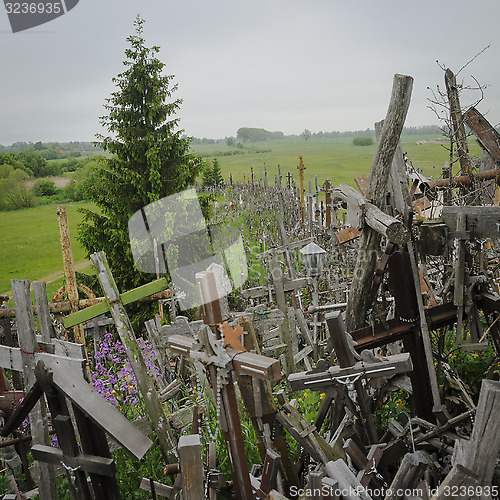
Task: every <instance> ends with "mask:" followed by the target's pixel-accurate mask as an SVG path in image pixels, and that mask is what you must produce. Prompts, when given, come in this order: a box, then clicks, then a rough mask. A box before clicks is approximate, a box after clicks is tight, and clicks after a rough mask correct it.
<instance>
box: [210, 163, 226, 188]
mask: <svg viewBox="0 0 500 500" xmlns="http://www.w3.org/2000/svg"><path fill="white" fill-rule="evenodd" d="M212 182H213V185H214V186H218V187H220V186H223V185H224V177H222V170H221V168H220V164H219V160H218V159H217V158H214V161H213V162H212Z"/></svg>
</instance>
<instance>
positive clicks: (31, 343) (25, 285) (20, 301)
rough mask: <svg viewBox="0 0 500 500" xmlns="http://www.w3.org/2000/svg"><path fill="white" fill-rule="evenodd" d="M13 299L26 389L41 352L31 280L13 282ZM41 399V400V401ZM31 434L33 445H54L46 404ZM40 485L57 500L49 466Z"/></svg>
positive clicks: (36, 412) (35, 411)
mask: <svg viewBox="0 0 500 500" xmlns="http://www.w3.org/2000/svg"><path fill="white" fill-rule="evenodd" d="M11 285H12V297H13V299H14V307H15V310H16V320H17V334H18V339H19V347H20V350H21V360H22V365H23V368H22V370H23V374H24V382H25V387H26V388H31V387H33V386H34V385H35V382H36V378H35V374H34V368H35V352H36V351H38V342H37V340H36V330H35V318H34V316H33V306H32V303H31V294H30V281H29V280H11ZM37 399H38V398H37ZM30 424H31V435H32V436H33V444H41V445H48V444H49V442H50V438H49V429H48V423H47V415H46V410H45V405H43V404H40V403H39V402H38V403H36V404H34V405H33V408H32V410H31V413H30ZM36 474H37V475H38V478H37V485H38V488H39V490H40V495H41V496H42V497H43V498H47V499H55V498H56V491H55V480H54V471H53V468H52V467H49V465H48V464H44V463H40V464H38V466H37V468H36Z"/></svg>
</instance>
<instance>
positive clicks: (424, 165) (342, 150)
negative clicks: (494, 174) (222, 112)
mask: <svg viewBox="0 0 500 500" xmlns="http://www.w3.org/2000/svg"><path fill="white" fill-rule="evenodd" d="M437 138H438V137H431V136H403V137H402V138H401V144H402V148H403V151H404V152H406V153H407V154H408V157H409V158H410V160H411V162H412V163H413V165H414V166H415V167H418V168H420V169H421V170H422V171H423V173H424V175H426V176H428V177H429V176H431V177H433V178H438V177H441V169H442V167H443V166H444V164H445V162H446V161H447V160H449V152H448V151H447V150H446V149H445V148H444V147H443V146H442V145H441V144H438V143H432V142H427V143H424V144H418V143H419V142H422V141H426V140H433V139H437ZM245 146H247V145H245ZM251 147H255V148H258V149H260V150H269V149H270V150H271V151H270V152H264V153H247V154H239V155H231V156H225V155H224V153H227V152H229V151H237V148H235V147H232V148H230V147H228V146H226V145H222V144H210V145H195V146H194V147H193V149H194V151H195V152H196V153H197V154H203V155H207V156H208V157H209V158H213V157H217V158H218V160H219V163H220V165H221V168H222V174H223V175H224V177H225V178H226V179H228V178H229V174H230V173H231V174H232V177H233V181H235V182H240V181H242V180H243V173H245V178H246V180H250V176H251V173H250V167H253V171H254V179H255V181H258V180H259V179H260V174H261V172H262V175H264V174H263V172H264V164H265V165H266V168H267V171H268V179H269V182H270V183H273V184H274V175H275V174H277V173H278V165H280V169H281V175H282V176H283V180H282V183H283V184H282V185H285V184H284V183H285V182H286V179H285V176H286V174H287V172H290V173H291V174H292V175H293V176H294V178H295V179H296V181H297V180H298V171H297V165H298V164H299V158H298V157H299V156H302V157H303V162H304V164H305V166H306V170H305V172H304V174H305V179H306V181H307V180H309V179H310V180H313V181H314V176H315V175H317V176H318V182H319V183H321V184H323V182H324V180H325V179H327V178H329V179H330V180H331V181H332V183H333V184H334V185H338V184H341V183H344V184H350V185H354V182H353V179H354V177H356V176H358V175H361V174H368V172H369V170H370V166H371V161H372V158H373V153H374V151H375V144H374V145H373V146H354V145H353V144H352V138H347V137H346V138H335V139H309V140H307V141H306V140H305V139H302V138H300V139H296V140H292V139H287V140H282V141H267V142H262V143H255V144H251ZM240 151H241V150H240ZM243 151H244V150H243ZM471 153H473V154H479V155H480V152H479V147H478V146H476V145H475V144H472V145H471ZM306 186H307V185H306Z"/></svg>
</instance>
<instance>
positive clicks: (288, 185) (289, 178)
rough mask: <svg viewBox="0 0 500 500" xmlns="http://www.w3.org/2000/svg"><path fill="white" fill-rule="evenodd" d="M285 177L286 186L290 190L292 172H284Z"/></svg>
mask: <svg viewBox="0 0 500 500" xmlns="http://www.w3.org/2000/svg"><path fill="white" fill-rule="evenodd" d="M286 179H287V187H288V190H289V191H290V189H291V188H292V184H291V180H292V174H291V173H290V172H288V173H287V174H286Z"/></svg>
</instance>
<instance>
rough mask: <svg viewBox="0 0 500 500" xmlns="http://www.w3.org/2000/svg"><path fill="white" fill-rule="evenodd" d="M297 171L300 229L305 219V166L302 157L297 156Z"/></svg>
mask: <svg viewBox="0 0 500 500" xmlns="http://www.w3.org/2000/svg"><path fill="white" fill-rule="evenodd" d="M297 169H298V170H299V179H300V211H301V223H302V227H304V220H305V217H306V213H305V209H304V170H305V169H306V166H305V165H304V162H303V161H302V156H299V164H298V165H297Z"/></svg>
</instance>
